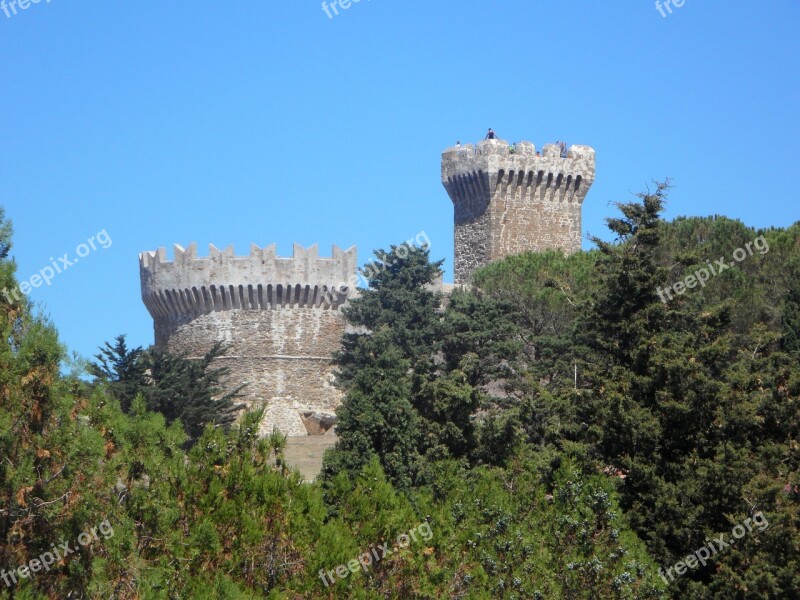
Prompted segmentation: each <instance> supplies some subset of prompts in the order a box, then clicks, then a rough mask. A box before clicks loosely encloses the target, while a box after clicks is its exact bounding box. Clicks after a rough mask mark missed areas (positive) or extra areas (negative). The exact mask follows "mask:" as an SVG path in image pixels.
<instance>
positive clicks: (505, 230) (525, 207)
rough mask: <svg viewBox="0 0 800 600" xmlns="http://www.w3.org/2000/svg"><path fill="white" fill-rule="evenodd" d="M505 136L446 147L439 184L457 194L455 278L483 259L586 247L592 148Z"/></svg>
mask: <svg viewBox="0 0 800 600" xmlns="http://www.w3.org/2000/svg"><path fill="white" fill-rule="evenodd" d="M541 154H542V155H541V156H538V155H537V154H536V148H535V146H534V145H533V144H531V143H530V142H519V143H518V144H515V145H514V146H513V147H509V145H508V144H507V143H506V142H503V141H502V140H497V139H494V140H485V141H483V142H480V143H479V144H477V146H473V145H471V144H467V145H465V146H463V147H460V148H458V147H455V148H448V149H447V150H445V151H444V153H442V184H443V185H444V187H445V189H446V190H447V193H448V194H449V196H450V199H451V200H452V201H453V208H454V222H455V283H456V284H466V283H469V281H470V278H471V276H472V273H473V272H474V271H475V269H477V268H478V267H481V266H484V265H486V264H488V263H489V262H491V261H494V260H499V259H501V258H504V257H506V256H509V255H511V254H518V253H520V252H525V251H528V250H534V251H538V250H545V249H551V248H560V249H562V250H564V251H565V252H576V251H577V250H579V249H580V247H581V205H582V203H583V200H584V198H585V197H586V193H587V192H588V191H589V188H590V187H591V185H592V183H593V182H594V177H595V153H594V150H593V149H592V148H590V147H588V146H571V147H570V148H569V150H568V152H567V157H566V158H561V150H560V148H559V147H558V146H557V145H555V144H549V145H546V146H544V147H543V148H542V152H541Z"/></svg>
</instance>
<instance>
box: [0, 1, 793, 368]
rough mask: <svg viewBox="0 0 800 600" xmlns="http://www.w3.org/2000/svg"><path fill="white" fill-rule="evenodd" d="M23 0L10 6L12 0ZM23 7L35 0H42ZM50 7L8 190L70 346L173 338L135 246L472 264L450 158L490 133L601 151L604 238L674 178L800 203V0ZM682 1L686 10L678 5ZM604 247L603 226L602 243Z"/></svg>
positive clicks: (590, 200) (695, 187) (720, 205)
mask: <svg viewBox="0 0 800 600" xmlns="http://www.w3.org/2000/svg"><path fill="white" fill-rule="evenodd" d="M8 1H9V0H6V2H8ZM23 4H24V0H23ZM339 11H340V14H339V15H338V16H335V17H334V18H333V19H329V18H328V17H327V16H326V14H325V12H324V11H323V10H322V7H321V4H320V1H319V0H259V1H256V0H248V1H246V2H245V1H240V0H235V1H230V2H213V3H212V2H191V3H190V2H186V1H184V2H153V1H151V0H141V1H137V2H109V1H108V0H103V1H100V0H81V1H80V2H77V1H68V0H50V2H49V3H48V2H47V0H42V1H41V2H40V3H38V4H31V5H30V6H29V7H28V8H26V9H25V10H20V9H19V8H17V12H18V14H17V15H13V13H12V14H11V18H7V17H6V15H5V14H4V13H3V12H2V11H0V52H1V53H2V57H3V64H2V67H1V68H0V89H1V90H2V98H3V101H2V107H3V116H2V118H0V147H2V151H3V160H2V161H0V204H2V205H3V206H5V208H6V213H7V216H8V217H10V218H11V219H12V220H13V222H14V226H15V246H14V249H13V255H14V256H15V257H16V260H17V262H18V265H19V272H18V274H19V276H20V278H21V279H27V278H29V277H30V276H31V275H33V274H35V273H36V272H37V271H39V269H41V268H42V267H44V266H46V265H48V264H49V262H50V261H49V259H50V257H60V256H63V255H64V253H70V255H71V256H74V253H75V249H76V247H77V246H78V245H79V244H80V243H82V242H84V241H85V240H86V239H87V238H89V237H91V236H92V235H94V234H96V233H97V232H98V231H101V230H105V231H106V232H107V233H108V235H109V236H110V238H111V240H112V242H113V243H112V245H111V247H110V248H108V249H105V250H102V249H98V250H97V251H95V252H91V253H90V254H89V255H88V256H86V257H85V258H84V259H82V260H81V262H80V263H78V264H75V265H73V266H72V267H70V268H69V269H68V270H66V271H64V272H63V273H61V274H60V275H57V276H56V277H55V278H54V279H53V281H52V284H51V285H50V286H49V287H44V286H43V287H40V288H38V289H34V290H33V291H32V292H31V298H32V299H33V300H35V301H36V302H38V303H40V304H41V307H42V310H44V311H45V312H47V313H48V314H49V315H50V316H51V317H52V319H53V321H54V322H55V324H56V326H57V327H58V329H59V331H60V332H61V336H62V339H63V340H64V342H65V343H66V344H67V345H68V346H69V348H70V349H74V350H77V351H79V352H80V353H81V354H84V355H91V354H93V353H94V352H95V351H96V347H97V346H98V345H100V344H101V343H102V342H103V341H105V340H109V339H111V338H113V337H114V336H115V335H117V334H119V333H127V334H128V335H129V340H130V341H131V342H132V343H134V344H141V345H148V344H150V343H152V339H153V337H152V336H153V334H152V322H151V319H150V317H149V315H148V313H147V311H146V310H145V308H144V306H143V305H142V303H141V297H140V288H139V273H138V258H137V254H138V252H140V251H143V250H148V249H155V248H157V247H159V246H167V247H168V248H170V250H169V254H170V256H171V246H172V244H173V243H176V242H177V243H181V244H183V245H186V244H188V243H189V242H191V241H196V242H198V244H199V246H200V248H201V254H203V255H205V254H206V252H207V251H206V249H205V248H206V247H207V244H208V243H209V242H211V243H214V244H215V245H217V246H218V247H221V248H222V247H226V246H227V245H229V244H234V246H235V248H236V252H237V254H246V253H247V252H248V251H249V245H250V243H251V242H255V243H258V244H261V245H266V244H269V243H272V242H277V244H278V251H279V253H280V254H281V255H290V254H291V248H292V243H293V242H298V243H301V244H304V245H310V244H312V243H314V242H318V243H319V244H320V249H321V254H322V255H325V256H328V255H329V252H330V246H331V244H337V245H340V246H343V247H349V246H350V245H357V246H358V249H359V259H360V261H362V262H363V261H364V260H366V259H367V258H368V256H369V254H370V252H371V250H372V249H374V248H377V247H386V246H388V245H389V244H390V243H398V242H401V241H403V240H405V239H407V238H409V237H411V236H414V235H415V234H417V233H418V232H420V231H421V230H424V231H425V232H426V233H427V234H428V236H429V238H430V239H431V241H432V253H433V256H434V257H436V258H444V259H446V263H445V265H446V268H447V271H448V272H447V274H446V277H445V279H446V280H450V281H452V270H451V269H452V258H453V231H452V218H453V217H452V205H451V203H450V200H449V199H448V197H447V195H446V193H445V191H444V188H443V187H442V186H441V183H440V181H439V159H440V154H441V151H442V150H443V149H444V148H445V147H447V146H449V145H451V144H453V143H454V142H455V140H456V139H460V140H461V141H462V142H468V141H477V140H479V139H480V138H482V137H483V134H484V133H485V131H486V129H487V127H490V126H491V127H493V128H494V129H495V131H497V132H498V134H499V135H500V136H501V137H503V138H506V139H509V140H512V141H513V140H520V139H527V140H530V141H532V142H534V143H535V144H536V145H537V146H541V145H542V144H544V143H546V142H553V141H555V140H558V139H564V140H566V141H567V142H568V143H570V144H571V143H578V144H588V145H591V146H593V147H594V148H595V149H596V150H597V168H598V173H597V180H596V182H595V184H594V187H593V188H592V190H591V191H590V192H589V195H588V197H587V199H586V202H585V204H584V233H586V232H590V233H592V234H601V235H605V231H606V230H605V227H604V223H603V219H604V218H605V217H607V216H609V215H611V214H613V209H612V207H611V206H610V205H609V202H612V201H618V200H623V201H626V200H628V199H630V197H631V196H630V195H631V194H632V193H635V192H637V191H641V190H642V189H643V188H644V186H645V185H646V184H647V183H648V182H649V181H651V180H653V179H663V178H665V177H668V176H669V177H672V178H673V179H674V183H675V185H676V187H675V190H674V192H673V194H672V196H671V199H670V204H669V207H668V212H667V216H669V217H674V216H677V215H681V214H688V215H708V214H714V213H719V214H725V215H728V216H730V217H735V218H739V219H741V220H743V221H744V222H745V223H747V224H749V225H752V226H758V227H760V226H769V225H776V226H788V225H790V224H791V223H793V222H794V221H796V220H797V218H798V210H797V202H798V201H797V192H796V190H795V189H794V188H792V187H791V185H792V184H791V182H792V176H794V175H795V174H796V172H797V166H798V164H800V160H799V159H800V145H798V142H797V139H798V133H799V132H798V129H799V127H798V125H799V124H800V117H798V106H800V102H799V101H798V100H799V99H798V59H800V52H798V50H799V49H800V42H799V41H798V39H799V36H798V35H797V31H798V25H800V3H798V2H797V0H770V1H768V2H753V1H744V0H729V1H727V2H709V1H706V0H685V4H684V6H683V7H681V8H674V9H673V13H672V14H671V15H667V17H662V16H661V14H659V12H658V11H657V10H656V8H655V5H654V3H653V2H651V1H650V0H602V1H598V0H594V1H586V0H572V1H570V2H565V1H564V0H539V1H536V2H533V1H531V0H501V1H497V0H495V1H492V2H489V1H486V0H482V1H477V0H458V1H456V0H406V1H399V0H361V2H359V3H356V4H352V6H350V8H348V9H347V10H342V9H339ZM665 14H666V12H665ZM584 247H585V248H588V247H589V244H588V243H584Z"/></svg>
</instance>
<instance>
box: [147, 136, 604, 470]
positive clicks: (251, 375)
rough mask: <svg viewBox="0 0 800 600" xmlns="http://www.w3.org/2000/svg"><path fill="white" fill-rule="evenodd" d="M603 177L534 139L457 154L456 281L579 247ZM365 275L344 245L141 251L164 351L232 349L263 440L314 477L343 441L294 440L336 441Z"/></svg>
mask: <svg viewBox="0 0 800 600" xmlns="http://www.w3.org/2000/svg"><path fill="white" fill-rule="evenodd" d="M594 177H595V153H594V150H593V149H592V148H590V147H588V146H571V147H570V148H569V150H568V151H567V155H566V157H565V158H563V157H562V156H561V150H560V148H559V147H558V146H557V145H554V144H548V145H546V146H544V147H543V148H542V152H541V155H539V154H537V152H536V148H535V147H534V145H533V144H531V143H529V142H520V143H518V144H516V145H514V146H509V144H507V143H506V142H503V141H501V140H485V141H483V142H480V143H479V144H477V145H475V146H473V145H471V144H467V145H465V146H463V147H454V148H448V149H447V150H445V151H444V153H443V154H442V183H443V184H444V187H445V189H446V190H447V193H448V194H449V195H450V199H451V200H452V201H453V207H454V221H455V283H456V284H467V283H469V281H470V279H471V277H472V273H473V272H474V271H475V269H477V268H478V267H481V266H483V265H486V264H488V263H489V262H491V261H495V260H499V259H502V258H503V257H505V256H509V255H511V254H517V253H520V252H525V251H528V250H533V251H538V250H545V249H551V248H560V249H562V250H564V251H565V252H575V251H577V250H579V249H580V245H581V206H582V202H583V200H584V198H585V197H586V193H587V192H588V191H589V188H590V187H591V185H592V183H593V182H594ZM356 269H357V259H356V249H355V247H352V248H350V249H349V250H347V251H343V250H341V249H339V248H337V247H336V246H334V247H333V253H332V257H331V258H320V257H319V255H318V249H317V246H316V245H314V246H311V247H310V248H303V247H302V246H298V245H295V246H294V253H293V256H292V257H291V258H281V257H278V256H276V253H275V246H274V245H272V246H267V247H266V248H260V247H259V246H256V245H253V246H251V250H250V256H244V257H236V256H234V253H233V248H232V247H229V248H228V249H227V250H225V251H221V250H218V249H217V248H215V247H214V246H213V245H212V246H211V247H210V253H209V256H208V257H207V258H198V256H197V247H196V245H195V244H192V245H190V246H189V247H188V248H187V249H184V248H182V247H181V246H178V245H176V246H175V256H174V260H173V261H168V260H167V257H166V250H165V249H164V248H161V249H159V250H158V251H155V252H144V253H142V254H140V255H139V271H140V277H141V284H142V299H143V300H144V303H145V305H146V306H147V309H148V311H149V312H150V314H151V315H152V317H153V321H154V328H155V339H156V345H157V346H160V347H162V348H167V349H169V350H170V351H172V352H177V353H185V354H187V355H188V356H190V357H195V358H196V357H200V356H202V355H203V354H204V353H205V352H207V351H208V350H209V349H210V348H211V347H212V346H213V345H214V343H215V342H218V341H219V342H223V343H224V344H225V345H226V346H227V348H228V350H227V354H226V355H225V356H224V357H222V358H221V359H220V361H223V362H222V364H224V365H225V366H227V367H228V368H229V369H230V382H229V385H230V386H231V387H236V386H238V385H241V384H243V383H245V384H247V386H246V387H245V388H244V390H243V394H244V396H243V400H244V401H245V402H246V404H248V405H249V406H259V407H260V406H263V407H264V408H265V409H266V413H265V418H264V421H263V423H262V426H261V433H262V434H268V433H270V432H271V431H272V429H273V427H277V428H278V429H279V430H280V431H282V432H283V433H284V434H286V435H288V436H290V437H292V438H293V440H294V441H292V440H290V444H289V447H290V448H289V449H290V450H291V449H292V447H293V446H292V444H294V445H295V446H297V448H295V450H296V451H297V453H298V457H299V458H298V457H295V458H296V459H297V460H296V461H295V462H297V464H306V463H308V464H306V467H308V469H310V471H309V472H311V471H314V470H315V469H316V470H317V471H318V467H319V465H321V456H322V451H323V450H324V448H325V447H328V446H329V445H330V444H331V443H333V442H332V440H333V439H335V437H333V436H332V435H326V436H325V439H323V438H318V439H317V440H316V441H315V440H313V439H309V440H307V441H302V440H300V439H294V438H299V437H300V436H308V435H316V436H320V435H322V434H332V433H333V429H332V427H333V424H334V422H335V414H334V413H335V409H336V407H337V406H338V405H339V403H340V402H341V394H340V392H339V391H338V390H337V388H335V387H334V385H333V369H334V368H333V365H332V356H333V354H334V353H335V352H336V351H337V350H338V349H339V346H340V341H341V337H342V334H343V333H344V331H345V320H344V317H343V315H342V311H341V308H342V307H343V306H344V305H345V304H346V303H347V301H348V300H349V299H350V298H352V297H353V296H354V294H356V293H357V291H356V289H355V282H356V281H357V276H356ZM445 287H446V286H445ZM443 289H444V287H443ZM306 442H313V444H312V445H313V448H312V449H308V448H306V446H304V445H303V444H306ZM298 444H300V445H299V446H298ZM312 450H313V451H312ZM309 465H310V466H309Z"/></svg>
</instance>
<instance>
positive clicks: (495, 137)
mask: <svg viewBox="0 0 800 600" xmlns="http://www.w3.org/2000/svg"><path fill="white" fill-rule="evenodd" d="M483 139H485V140H494V139H497V136H496V135H495V133H494V131H492V128H491V127H489V133H487V134H486V137H485V138H483Z"/></svg>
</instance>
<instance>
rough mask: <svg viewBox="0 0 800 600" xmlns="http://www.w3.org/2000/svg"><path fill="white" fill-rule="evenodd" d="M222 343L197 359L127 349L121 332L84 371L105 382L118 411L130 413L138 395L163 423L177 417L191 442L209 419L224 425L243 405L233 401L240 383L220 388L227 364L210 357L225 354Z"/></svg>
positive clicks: (230, 421) (155, 350)
mask: <svg viewBox="0 0 800 600" xmlns="http://www.w3.org/2000/svg"><path fill="white" fill-rule="evenodd" d="M224 354H225V351H224V349H223V347H222V345H221V344H215V345H214V346H213V347H212V348H211V349H210V350H209V351H208V352H206V354H205V355H204V356H203V357H202V358H201V359H198V360H192V359H189V358H187V357H186V356H179V355H173V354H171V353H169V352H167V351H165V350H162V349H159V348H150V349H149V350H147V351H144V350H142V348H140V347H139V348H133V349H128V347H127V344H126V343H125V336H124V335H120V336H117V337H116V338H115V340H114V345H113V346H112V345H111V344H110V343H109V342H106V343H105V345H104V346H103V347H102V348H100V353H99V354H97V355H96V356H95V358H96V359H97V362H96V363H93V364H91V365H90V367H89V372H90V373H91V374H92V375H94V376H95V377H96V378H97V379H98V380H100V381H104V382H106V384H107V385H108V387H109V391H110V393H111V394H112V395H113V396H114V397H115V398H117V399H118V400H119V401H120V403H121V405H122V409H123V410H124V411H125V412H129V411H130V408H131V403H132V402H133V401H134V398H136V397H137V396H138V395H142V396H143V397H144V400H145V406H147V408H148V410H151V411H156V412H160V413H161V414H163V415H164V417H165V418H166V419H167V423H172V422H174V421H176V420H180V422H181V423H182V424H183V426H184V427H185V428H186V432H187V433H188V434H189V438H190V439H191V440H195V439H197V438H198V437H199V436H200V434H201V433H202V432H203V429H204V428H205V426H206V425H207V424H209V423H213V424H217V425H221V426H223V427H229V426H230V425H231V424H232V423H233V422H234V420H235V418H236V414H237V411H238V410H240V409H241V408H242V407H243V405H241V404H238V405H237V404H234V402H233V399H234V398H236V397H237V396H238V394H239V392H240V391H241V389H242V388H243V387H244V386H243V385H242V386H238V387H235V388H234V389H232V390H227V391H224V390H223V381H224V380H225V377H226V376H227V374H228V369H227V368H226V367H219V366H215V364H214V361H215V360H216V359H219V358H220V357H222V356H224Z"/></svg>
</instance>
